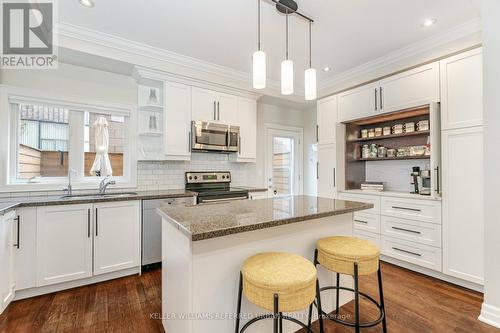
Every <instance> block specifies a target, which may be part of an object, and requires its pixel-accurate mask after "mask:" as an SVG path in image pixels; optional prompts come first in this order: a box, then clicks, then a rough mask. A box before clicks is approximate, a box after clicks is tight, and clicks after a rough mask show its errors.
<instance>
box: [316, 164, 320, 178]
mask: <svg viewBox="0 0 500 333" xmlns="http://www.w3.org/2000/svg"><path fill="white" fill-rule="evenodd" d="M316 179H319V162H316Z"/></svg>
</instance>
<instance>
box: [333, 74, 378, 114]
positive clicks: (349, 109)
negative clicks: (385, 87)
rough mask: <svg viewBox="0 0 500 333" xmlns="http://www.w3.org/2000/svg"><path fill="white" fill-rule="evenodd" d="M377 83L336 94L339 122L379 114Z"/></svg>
mask: <svg viewBox="0 0 500 333" xmlns="http://www.w3.org/2000/svg"><path fill="white" fill-rule="evenodd" d="M378 91H379V83H378V82H376V83H372V84H367V85H364V86H361V87H358V88H355V89H351V90H348V91H344V92H342V93H340V94H338V97H337V98H338V114H339V120H340V121H349V120H353V119H361V118H366V117H370V116H374V115H377V114H378V113H379V106H378V105H379V100H378V99H379V93H378Z"/></svg>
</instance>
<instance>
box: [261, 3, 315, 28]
mask: <svg viewBox="0 0 500 333" xmlns="http://www.w3.org/2000/svg"><path fill="white" fill-rule="evenodd" d="M270 1H272V2H274V3H275V4H276V9H278V11H280V12H282V13H284V14H286V15H290V14H296V15H298V16H300V17H302V18H303V19H306V20H308V21H309V22H311V23H312V22H314V20H313V19H312V18H310V17H308V16H306V15H304V14H302V13H300V12H298V11H297V8H298V6H297V3H296V2H295V1H293V0H270ZM292 5H294V7H295V8H294V7H291V6H292Z"/></svg>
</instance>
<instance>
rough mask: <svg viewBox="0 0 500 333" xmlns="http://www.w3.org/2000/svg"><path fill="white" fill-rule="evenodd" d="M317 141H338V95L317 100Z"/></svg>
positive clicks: (321, 142) (325, 142)
mask: <svg viewBox="0 0 500 333" xmlns="http://www.w3.org/2000/svg"><path fill="white" fill-rule="evenodd" d="M316 126H317V138H316V139H317V142H318V144H329V143H336V135H337V133H336V126H337V96H336V95H334V96H330V97H327V98H323V99H321V100H319V101H318V102H317V125H316Z"/></svg>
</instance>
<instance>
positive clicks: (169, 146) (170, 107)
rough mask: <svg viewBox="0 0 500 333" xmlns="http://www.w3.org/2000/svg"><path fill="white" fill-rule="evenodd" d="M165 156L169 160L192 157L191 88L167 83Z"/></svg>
mask: <svg viewBox="0 0 500 333" xmlns="http://www.w3.org/2000/svg"><path fill="white" fill-rule="evenodd" d="M164 86H165V94H164V96H165V117H164V119H165V125H164V126H163V128H164V129H165V133H164V138H165V154H166V155H167V159H168V160H189V159H190V157H191V149H190V148H191V138H190V135H191V134H190V133H191V87H189V86H186V85H184V84H179V83H170V82H165V84H164Z"/></svg>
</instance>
